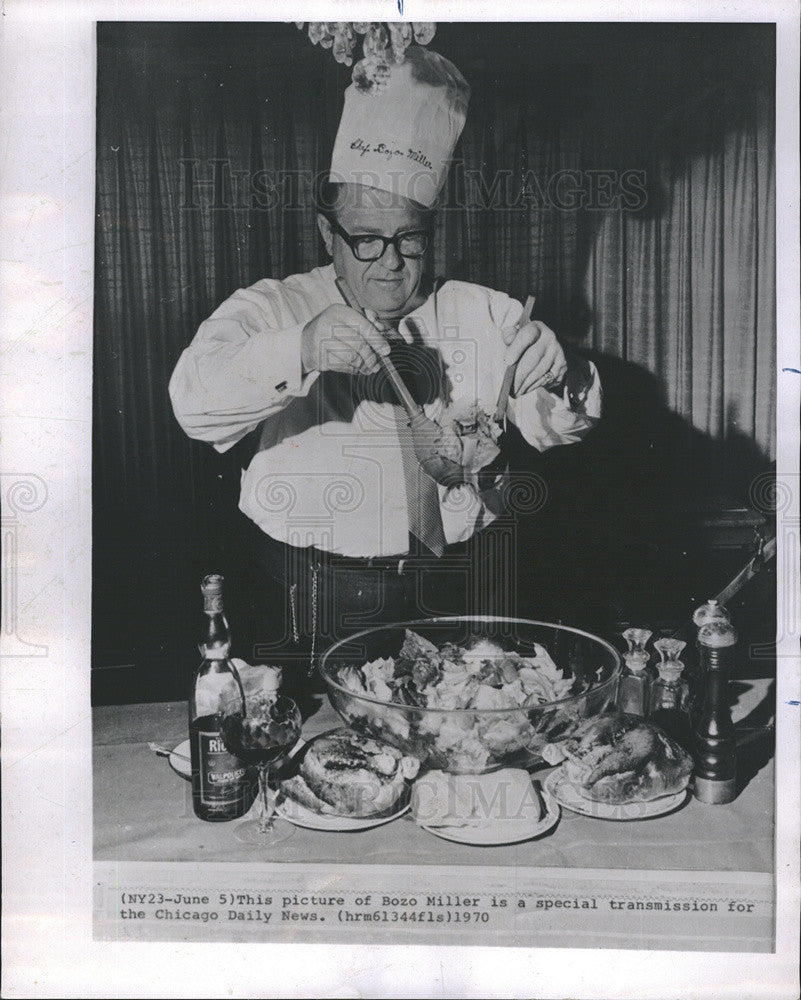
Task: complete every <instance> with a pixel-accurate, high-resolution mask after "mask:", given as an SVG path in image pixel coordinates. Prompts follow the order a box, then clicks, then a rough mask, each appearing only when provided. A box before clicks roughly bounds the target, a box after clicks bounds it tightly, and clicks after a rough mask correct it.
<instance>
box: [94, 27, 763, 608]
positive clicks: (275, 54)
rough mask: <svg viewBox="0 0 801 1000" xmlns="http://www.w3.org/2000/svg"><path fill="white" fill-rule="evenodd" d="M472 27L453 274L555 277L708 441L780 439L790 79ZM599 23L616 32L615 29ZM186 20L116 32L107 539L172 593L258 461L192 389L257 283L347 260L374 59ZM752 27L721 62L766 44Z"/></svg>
mask: <svg viewBox="0 0 801 1000" xmlns="http://www.w3.org/2000/svg"><path fill="white" fill-rule="evenodd" d="M256 27H257V28H258V32H256V30H255V28H256ZM468 27H469V26H455V25H454V26H447V25H443V26H441V28H438V35H437V37H436V38H435V40H434V44H433V47H434V48H436V49H438V51H442V52H443V53H444V54H446V55H448V56H449V57H450V58H453V60H454V61H455V62H456V63H457V64H458V65H460V68H462V69H463V72H465V75H466V76H467V77H468V80H469V81H470V83H471V86H472V92H473V96H472V102H471V107H470V112H469V116H468V124H467V127H466V129H465V132H464V135H463V137H462V140H461V142H460V145H459V147H458V149H457V163H456V164H455V166H454V169H453V170H452V171H451V174H450V177H449V180H448V186H447V189H446V197H445V206H444V208H443V211H442V212H441V216H440V220H439V228H438V232H437V237H436V241H435V258H436V259H435V263H436V269H437V272H438V273H440V274H444V275H446V276H449V277H459V278H464V279H468V280H470V281H475V282H479V283H481V284H485V285H489V286H492V287H496V288H500V289H504V290H507V291H509V292H510V293H511V294H513V295H515V296H518V297H523V296H524V295H525V294H526V293H527V292H534V293H536V294H537V296H538V300H537V315H538V317H539V318H541V319H543V320H544V321H546V322H548V323H549V324H550V325H552V326H553V328H554V329H555V330H556V331H557V332H558V333H560V334H562V335H564V336H565V337H567V338H568V339H569V340H571V341H572V342H573V343H575V344H576V345H578V346H580V347H585V348H589V349H592V350H594V351H595V352H599V353H600V354H602V355H608V356H610V357H611V358H613V359H620V360H622V361H624V362H628V363H631V364H633V365H635V366H638V367H639V368H640V369H642V371H643V372H644V373H645V374H647V375H648V376H649V377H651V378H652V379H653V380H654V381H655V383H656V384H657V385H658V387H659V391H660V392H661V395H662V397H663V400H664V403H665V405H666V406H667V407H668V408H669V409H670V410H671V411H673V413H675V414H676V415H677V416H678V417H680V418H682V419H683V420H684V421H686V423H687V424H688V425H690V426H691V427H692V428H694V429H695V430H696V431H697V432H699V433H700V434H701V435H703V436H705V437H706V438H708V439H710V440H711V441H712V442H714V443H717V444H720V445H721V447H726V446H727V442H734V443H735V444H736V443H737V442H739V443H740V444H741V445H743V447H746V448H747V449H750V450H751V451H753V452H754V453H755V454H757V455H758V456H759V457H761V458H763V459H764V458H768V459H769V458H771V457H772V456H773V455H774V454H775V429H774V424H775V396H774V384H775V282H776V276H775V263H774V257H775V216H774V196H775V191H774V153H773V144H774V104H773V90H772V79H771V74H770V72H766V71H763V72H762V73H761V76H757V77H754V75H753V73H751V71H750V70H748V67H746V69H743V71H742V75H743V77H744V78H748V86H745V85H744V84H743V85H741V86H739V87H733V86H729V85H727V84H725V85H717V86H715V85H712V86H710V85H709V84H708V82H705V76H704V74H705V73H706V74H707V75H709V73H711V70H709V68H708V67H707V68H706V69H705V68H704V67H703V66H701V67H700V68H699V69H698V70H697V79H695V78H691V75H690V74H691V70H689V69H687V67H688V66H692V65H694V64H693V62H692V60H691V59H689V58H687V59H685V62H684V64H682V65H681V66H680V65H678V64H677V65H676V66H675V67H674V68H673V69H671V60H670V58H668V56H667V55H666V56H665V57H664V59H663V60H662V61H658V60H655V59H654V57H653V52H652V51H651V50H650V49H649V48H648V46H647V45H644V44H642V43H641V42H636V44H635V42H632V44H631V46H630V47H628V48H626V47H625V46H624V47H623V48H622V49H620V50H619V51H620V53H621V54H619V55H616V54H615V53H616V52H617V51H618V50H612V49H610V53H609V54H607V56H606V59H607V62H606V63H601V62H600V61H596V62H593V61H592V59H590V58H584V56H582V55H581V52H579V54H578V55H576V53H575V52H572V53H571V48H570V46H568V45H560V44H558V43H557V42H549V41H548V36H547V34H546V29H545V28H544V27H543V26H542V25H540V26H537V25H529V26H508V25H506V26H504V25H495V26H493V25H486V26H485V28H486V31H483V32H482V33H481V37H477V36H475V34H468V31H467V28H468ZM568 27H569V26H568ZM573 27H574V28H575V29H576V31H584V35H583V36H582V37H583V38H585V44H586V45H589V44H591V43H592V44H595V43H594V42H592V39H593V38H594V37H595V36H594V35H593V31H591V30H590V29H591V28H592V26H590V27H584V28H582V26H573ZM607 27H608V26H607ZM733 27H736V26H733ZM765 27H767V26H765ZM184 28H185V30H183V29H182V27H181V26H175V25H173V26H164V27H160V26H153V25H150V26H141V27H137V26H136V25H131V26H127V27H121V26H119V25H118V26H109V25H101V26H100V29H99V35H98V40H99V45H98V103H97V226H96V262H97V266H96V297H95V327H96V348H95V423H94V435H95V436H94V485H93V489H94V501H95V511H96V517H97V516H100V518H101V521H102V526H103V528H102V530H103V546H104V550H105V552H106V554H108V553H109V552H110V551H115V550H116V552H117V555H118V557H119V558H118V560H117V561H116V562H115V561H114V560H104V562H103V565H100V564H99V563H97V564H96V565H97V573H98V574H100V575H99V576H98V578H97V579H98V581H99V583H100V585H101V586H102V585H103V583H104V581H103V577H102V574H103V572H104V569H103V566H105V565H108V566H114V567H116V568H115V570H114V572H119V566H120V565H121V564H122V563H124V562H125V559H126V554H127V553H129V552H130V551H131V548H132V546H133V547H135V546H137V545H141V546H144V547H145V548H147V546H148V545H150V546H151V547H153V548H154V552H153V556H152V559H151V561H150V562H147V561H142V560H140V564H139V565H138V568H135V567H134V568H132V569H131V572H132V573H135V574H139V577H138V578H137V579H138V582H139V583H141V584H142V585H143V586H146V585H147V580H148V578H149V577H150V576H152V573H153V571H154V566H155V565H156V562H157V563H158V565H160V566H164V565H165V563H169V561H170V560H177V561H178V562H181V565H185V564H186V561H187V560H186V557H185V556H182V551H183V550H184V549H185V548H191V549H192V550H193V551H194V550H195V549H196V548H197V546H198V544H199V543H198V534H203V533H205V532H208V536H209V537H210V538H212V537H214V531H215V529H214V518H215V516H216V514H215V508H214V497H215V496H217V493H216V492H215V491H217V490H218V478H219V476H220V475H221V472H220V470H221V469H222V470H223V473H222V474H225V475H232V476H235V470H234V469H233V467H232V468H230V469H228V468H227V467H226V466H225V465H224V462H225V459H224V458H223V459H220V458H219V457H218V456H216V455H215V454H214V453H213V452H212V451H211V449H209V448H208V447H207V446H203V445H196V444H194V443H190V442H188V441H187V439H186V438H185V436H184V435H183V433H182V432H181V431H180V429H179V428H178V426H177V424H176V422H175V420H174V417H173V414H172V410H171V407H170V403H169V398H168V394H167V384H168V381H169V378H170V374H171V372H172V369H173V367H174V365H175V363H176V361H177V359H178V356H179V355H180V353H181V351H182V350H183V349H184V348H185V347H186V345H187V344H188V343H189V341H190V340H191V338H192V336H193V334H194V331H195V330H196V328H197V326H198V324H199V323H200V322H201V321H202V319H204V318H205V317H207V316H208V315H209V314H210V313H211V312H212V311H213V309H214V308H215V307H216V306H217V305H218V304H219V303H220V302H221V301H222V300H223V299H224V298H225V297H226V296H228V295H230V294H231V293H232V292H233V291H234V290H235V289H237V288H239V287H242V286H246V285H248V284H251V283H252V282H254V281H256V280H257V279H258V278H260V277H263V276H275V277H283V276H285V275H288V274H290V273H293V272H297V271H304V270H307V269H309V268H311V267H313V266H316V265H317V264H320V263H323V262H324V259H325V258H324V253H323V248H322V245H321V241H320V239H319V237H318V233H317V228H316V224H315V215H314V210H313V208H312V205H311V201H310V189H311V184H312V179H313V177H314V176H315V174H316V173H317V172H318V171H320V170H324V169H325V168H326V166H327V157H328V155H329V151H330V149H331V146H332V144H333V139H334V135H335V131H336V126H337V121H338V117H339V111H340V108H341V101H342V94H343V91H344V88H345V85H346V83H347V82H348V78H349V75H350V70H349V69H348V68H346V67H341V66H338V65H337V64H336V63H335V62H334V60H333V59H332V58H331V55H330V53H329V52H325V51H323V50H320V49H319V48H317V47H313V46H312V45H310V44H309V42H308V40H307V39H305V38H304V37H303V36H302V35H301V34H300V33H299V32H297V30H296V29H295V28H294V27H293V26H292V25H274V26H272V27H270V26H269V25H266V26H265V25H261V26H241V27H239V26H235V25H234V26H221V29H220V31H218V32H216V33H215V32H214V31H212V30H211V29H208V30H206V31H203V30H201V29H200V28H195V29H189V28H186V26H184ZM223 28H224V29H225V31H223V30H222V29H223ZM564 28H565V26H561V28H560V26H553V28H552V32H553V33H556V32H557V31H563V30H564ZM245 29H253V30H251V31H248V30H245ZM593 30H595V29H593ZM599 30H600V29H599ZM632 30H633V31H634V30H635V29H632ZM726 30H728V29H726ZM193 31H194V34H192V32H193ZM496 36H497V38H498V39H502V40H503V44H504V45H506V46H508V52H509V53H510V54H509V57H508V62H505V61H504V60H505V59H506V56H505V55H504V51H506V50H504V51H501V48H500V45H501V42H500V41H498V42H497V48H493V46H496V41H494V39H496ZM554 37H556V36H554ZM559 37H561V36H559ZM571 37H572V36H571ZM632 37H634V36H632ZM639 37H640V36H639V35H637V38H639ZM449 40H450V41H449ZM588 40H589V41H588ZM635 41H636V39H635ZM745 41H746V43H747V44H746V46H743V45H740V48H739V49H737V47H736V46H735V49H733V50H731V52H729V54H728V55H727V56H726V58H725V59H722V60H721V62H725V63H726V65H728V66H731V65H734V64H735V63H736V62H737V60H736V59H735V58H734V56H733V55H732V52H734V53H735V54H736V52H737V51H741V50H742V51H745V50H746V48H747V46H750V47H751V49H753V48H754V46H753V44H752V43H751V42H749V40H748V39H745ZM438 42H439V43H441V47H440V44H438ZM738 44H739V43H738ZM638 45H639V48H637V46H638ZM535 46H539V47H538V48H534V47H535ZM768 48H769V46H768ZM577 51H578V50H577ZM582 51H584V52H586V51H590V50H589V49H586V50H582ZM592 51H593V52H595V51H596V50H595V49H593V50H592ZM699 51H701V49H699ZM767 51H768V50H767V49H765V47H764V46H763V48H762V49H761V50H757V55H759V53H760V52H762V56H761V57H760V58H761V61H762V63H765V58H766V57H765V52H767ZM529 52H533V53H534V55H533V56H530V55H529ZM710 58H711V56H710ZM597 60H600V56H597ZM562 62H564V67H562V68H560V67H561V66H562ZM768 62H769V60H768ZM755 64H756V60H755ZM699 65H700V64H699ZM746 70H748V72H746ZM560 73H561V74H562V75H561V76H559V74H560ZM671 73H672V76H670V75H666V74H671ZM620 74H628V76H627V77H626V80H625V81H623V82H621V80H620V79H619V75H620ZM657 74H662V75H661V76H659V77H657ZM682 74H684V76H685V77H686V79H682ZM666 81H667V83H668V84H670V87H671V88H672V90H670V95H669V97H665V91H666V86H667V84H666ZM660 102H661V103H660ZM598 172H601V173H603V174H604V175H611V176H612V178H613V179H612V181H611V182H609V183H611V185H612V190H613V192H614V191H617V192H618V193H619V191H620V185H621V183H622V181H621V177H622V176H623V175H624V174H626V175H627V176H628V174H631V173H632V172H634V174H636V175H637V176H638V177H639V178H640V180H639V182H637V183H639V184H640V185H641V190H642V192H643V193H642V194H641V195H637V191H636V190H635V195H636V197H635V199H634V202H635V203H634V205H633V207H625V206H621V204H620V203H619V199H618V203H617V204H613V205H611V206H609V205H608V204H607V203H605V201H604V194H603V185H601V190H600V191H599V190H596V188H597V186H598V184H599V183H600V182H599V181H598ZM627 172H628V173H627ZM558 178H561V179H562V181H561V182H560V183H561V184H562V187H561V188H560V187H559V185H558V184H556V183H555V179H558ZM630 180H631V179H630V178H629V182H627V183H630ZM604 183H607V182H604ZM635 187H636V184H635ZM576 189H578V192H579V194H580V195H581V198H583V199H584V201H583V204H578V205H576V204H572V205H571V203H570V199H569V197H568V196H569V195H570V193H571V191H572V192H573V193H574V194H575V192H576ZM493 192H494V194H493ZM560 192H561V195H560ZM638 198H639V200H637V199H638ZM631 419H632V421H636V420H637V414H636V413H634V412H632V414H631ZM743 443H744V444H743ZM221 462H222V463H223V464H222V465H221V464H220V463H221ZM165 524H166V525H169V526H170V530H169V531H166V530H165V529H164V527H163V526H164V525H165ZM193 539H194V541H193ZM210 544H211V543H210ZM201 548H202V546H201ZM197 559H198V560H200V559H201V556H198V557H197ZM190 561H191V560H190ZM195 570H196V567H195V566H194V565H192V566H191V567H190V569H188V570H187V575H188V576H189V578H191V579H192V580H194V579H195V577H194V575H191V576H190V571H191V574H194V573H195ZM106 572H108V573H111V571H110V570H107V571H106ZM105 582H106V583H108V584H109V585H111V583H112V581H111V579H110V577H109V578H108V579H107V580H106V581H105ZM134 582H135V583H136V582H137V581H136V580H135V581H134ZM174 583H175V586H176V587H178V586H181V587H183V586H184V585H185V581H184V580H183V579H181V580H180V581H174ZM193 593H194V590H193Z"/></svg>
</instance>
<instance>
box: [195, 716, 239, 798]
mask: <svg viewBox="0 0 801 1000" xmlns="http://www.w3.org/2000/svg"><path fill="white" fill-rule="evenodd" d="M194 736H195V739H196V740H198V760H199V761H200V769H199V775H198V777H199V783H200V800H201V802H202V803H203V804H204V805H208V806H230V805H234V804H235V803H238V802H240V801H241V800H242V798H243V796H244V792H243V788H242V783H243V782H244V781H245V780H246V776H247V768H245V767H243V766H242V762H241V761H240V760H238V759H237V758H236V757H234V755H233V754H231V753H229V752H228V751H227V750H226V749H225V744H224V743H223V740H222V737H221V736H220V734H219V733H218V732H207V731H203V730H200V731H198V732H196V733H195V734H194Z"/></svg>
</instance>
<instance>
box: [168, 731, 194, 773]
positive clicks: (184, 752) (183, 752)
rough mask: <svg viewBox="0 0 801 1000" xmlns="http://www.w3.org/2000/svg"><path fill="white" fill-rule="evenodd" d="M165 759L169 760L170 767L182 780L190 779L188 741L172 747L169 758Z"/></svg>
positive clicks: (190, 768)
mask: <svg viewBox="0 0 801 1000" xmlns="http://www.w3.org/2000/svg"><path fill="white" fill-rule="evenodd" d="M184 758H186V759H184ZM167 759H168V760H169V762H170V767H171V768H172V769H173V771H175V772H176V773H177V774H180V775H181V777H182V778H188V779H191V777H192V764H191V761H190V760H189V740H184V741H183V743H179V744H178V746H177V747H173V749H172V751H171V752H170V756H169V757H168V758H167Z"/></svg>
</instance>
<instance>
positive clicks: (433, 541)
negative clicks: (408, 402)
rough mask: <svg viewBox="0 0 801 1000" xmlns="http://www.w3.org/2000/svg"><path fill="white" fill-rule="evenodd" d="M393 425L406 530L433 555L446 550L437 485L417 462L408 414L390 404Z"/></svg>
mask: <svg viewBox="0 0 801 1000" xmlns="http://www.w3.org/2000/svg"><path fill="white" fill-rule="evenodd" d="M393 410H394V411H395V425H396V427H397V429H398V439H399V440H400V448H401V459H402V460H403V478H404V481H405V483H406V507H407V509H408V514H409V532H410V533H411V534H412V535H414V536H415V538H417V539H419V540H420V541H421V542H422V543H423V545H425V546H426V548H428V549H430V550H431V551H432V552H433V553H434V555H436V556H441V555H442V553H443V552H444V550H445V532H444V530H443V528H442V514H441V512H440V508H439V490H438V489H437V484H436V483H435V482H434V480H433V479H432V478H431V476H429V475H428V473H426V472H424V471H423V469H422V468H421V466H420V463H419V462H418V461H417V456H416V455H415V453H414V444H413V443H412V432H411V428H410V427H409V416H408V414H407V413H406V410H404V408H403V407H402V406H393Z"/></svg>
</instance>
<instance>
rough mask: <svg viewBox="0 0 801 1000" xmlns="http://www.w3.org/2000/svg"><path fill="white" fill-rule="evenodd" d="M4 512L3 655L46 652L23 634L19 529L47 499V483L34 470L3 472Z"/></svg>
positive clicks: (36, 654) (45, 653) (46, 650)
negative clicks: (21, 632)
mask: <svg viewBox="0 0 801 1000" xmlns="http://www.w3.org/2000/svg"><path fill="white" fill-rule="evenodd" d="M0 475H2V486H3V492H2V497H3V508H2V509H3V513H2V519H1V520H0V524H2V530H3V543H2V547H3V615H2V632H1V633H0V637H1V638H2V645H0V655H2V656H7V657H10V656H47V654H48V651H49V647H48V646H46V645H41V644H39V643H35V642H29V641H28V640H27V639H25V638H24V637H23V636H22V635H20V622H19V612H20V577H21V573H20V564H19V550H20V544H19V542H20V533H21V531H22V530H23V529H24V527H25V515H28V514H32V513H34V512H35V511H38V510H41V508H42V507H44V505H45V503H46V502H47V485H46V483H45V481H44V480H43V479H42V477H41V476H37V475H35V474H34V473H32V472H26V473H16V472H4V473H2V474H0Z"/></svg>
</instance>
